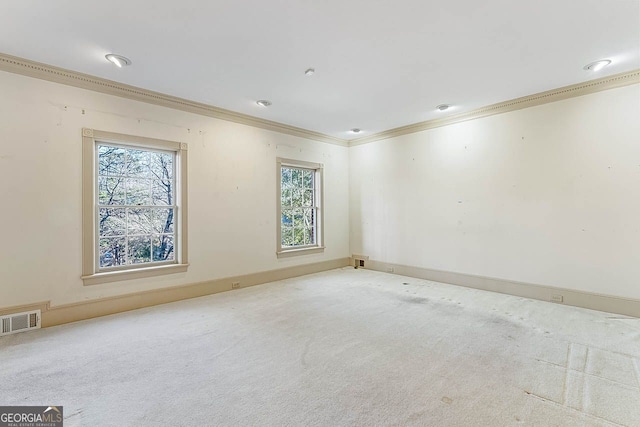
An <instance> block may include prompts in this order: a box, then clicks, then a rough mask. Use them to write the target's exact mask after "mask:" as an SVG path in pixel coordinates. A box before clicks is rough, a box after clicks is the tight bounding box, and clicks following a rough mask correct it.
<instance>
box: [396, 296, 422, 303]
mask: <svg viewBox="0 0 640 427" xmlns="http://www.w3.org/2000/svg"><path fill="white" fill-rule="evenodd" d="M399 299H400V300H401V301H404V302H408V303H410V304H426V303H428V302H429V298H425V297H405V296H401V297H399Z"/></svg>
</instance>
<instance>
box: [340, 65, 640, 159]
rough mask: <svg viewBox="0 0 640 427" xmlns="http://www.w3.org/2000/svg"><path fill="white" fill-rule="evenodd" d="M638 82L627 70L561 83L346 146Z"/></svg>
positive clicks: (638, 76)
mask: <svg viewBox="0 0 640 427" xmlns="http://www.w3.org/2000/svg"><path fill="white" fill-rule="evenodd" d="M638 83H640V69H638V70H633V71H629V72H626V73H621V74H615V75H612V76H608V77H603V78H600V79H596V80H590V81H586V82H582V83H578V84H574V85H570V86H564V87H561V88H558V89H552V90H548V91H546V92H540V93H536V94H533V95H528V96H523V97H522V98H516V99H512V100H510V101H504V102H499V103H497V104H493V105H489V106H486V107H482V108H478V109H476V110H473V111H468V112H465V113H459V114H455V115H451V116H448V117H445V118H442V119H434V120H427V121H424V122H420V123H414V124H411V125H407V126H401V127H397V128H395V129H389V130H386V131H383V132H378V133H375V134H373V135H369V136H365V137H362V138H357V139H352V140H350V141H349V146H350V147H353V146H356V145H362V144H368V143H370V142H375V141H380V140H383V139H389V138H394V137H397V136H402V135H408V134H411V133H415V132H421V131H424V130H428V129H434V128H437V127H442V126H447V125H451V124H454V123H460V122H464V121H467V120H474V119H480V118H483V117H488V116H493V115H495V114H502V113H507V112H509V111H515V110H521V109H523V108H529V107H535V106H537V105H542V104H547V103H550V102H556V101H561V100H563V99H568V98H575V97H577V96H582V95H588V94H590V93H595V92H600V91H603V90H608V89H614V88H617V87H622V86H628V85H632V84H638Z"/></svg>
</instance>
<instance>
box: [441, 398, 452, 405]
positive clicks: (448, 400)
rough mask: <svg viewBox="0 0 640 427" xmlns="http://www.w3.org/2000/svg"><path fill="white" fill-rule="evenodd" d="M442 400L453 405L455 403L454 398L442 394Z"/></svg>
mask: <svg viewBox="0 0 640 427" xmlns="http://www.w3.org/2000/svg"><path fill="white" fill-rule="evenodd" d="M440 400H442V401H443V402H444V403H446V404H447V405H451V404H452V403H453V399H452V398H450V397H447V396H442V399H440Z"/></svg>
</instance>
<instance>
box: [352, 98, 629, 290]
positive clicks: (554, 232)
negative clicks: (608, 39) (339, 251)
mask: <svg viewBox="0 0 640 427" xmlns="http://www.w3.org/2000/svg"><path fill="white" fill-rule="evenodd" d="M349 151H350V163H349V170H350V191H351V194H350V202H351V207H350V215H351V230H350V232H351V240H350V241H351V251H352V252H353V253H358V254H363V255H368V256H370V257H371V259H373V260H378V261H383V262H389V263H396V264H403V265H409V266H414V267H422V268H430V269H438V270H444V271H451V272H457V273H467V274H475V275H481V276H487V277H494V278H500V279H507V280H514V281H520V282H526V283H532V284H540V285H548V286H557V287H561V288H569V289H574V290H583V291H588V292H596V293H601V294H607V295H615V296H622V297H630V298H640V86H639V85H633V86H627V87H624V88H618V89H613V90H608V91H604V92H599V93H596V94H592V95H587V96H582V97H578V98H573V99H569V100H565V101H560V102H555V103H550V104H546V105H542V106H538V107H533V108H528V109H524V110H519V111H514V112H510V113H506V114H501V115H496V116H491V117H488V118H484V119H478V120H473V121H468V122H464V123H459V124H455V125H450V126H446V127H441V128H437V129H432V130H428V131H424V132H420V133H415V134H411V135H405V136H401V137H396V138H392V139H388V140H383V141H379V142H374V143H371V144H366V145H361V146H355V147H351V148H350V149H349Z"/></svg>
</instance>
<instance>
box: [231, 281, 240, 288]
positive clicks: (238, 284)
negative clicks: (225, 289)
mask: <svg viewBox="0 0 640 427" xmlns="http://www.w3.org/2000/svg"><path fill="white" fill-rule="evenodd" d="M239 287H240V282H233V283H231V289H238V288H239Z"/></svg>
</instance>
